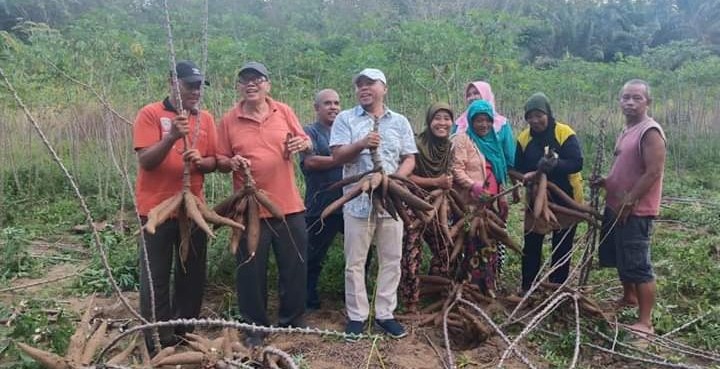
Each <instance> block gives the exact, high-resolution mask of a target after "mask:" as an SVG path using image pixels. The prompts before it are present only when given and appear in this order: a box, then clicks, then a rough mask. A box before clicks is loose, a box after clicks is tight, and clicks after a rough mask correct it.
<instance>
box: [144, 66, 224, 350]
mask: <svg viewBox="0 0 720 369" xmlns="http://www.w3.org/2000/svg"><path fill="white" fill-rule="evenodd" d="M176 72H177V83H178V86H177V89H179V91H180V101H182V108H181V109H180V110H179V111H178V109H177V108H176V107H177V106H178V105H179V104H178V102H177V100H178V99H177V96H175V92H174V91H176V88H175V86H174V85H173V80H172V77H171V78H169V81H168V86H169V91H170V96H169V97H167V98H165V100H163V101H159V102H155V103H152V104H149V105H146V106H145V107H143V108H142V109H141V110H140V111H139V112H138V115H137V118H135V124H134V125H133V146H134V148H135V152H136V153H137V158H138V164H139V165H138V175H137V181H136V188H135V195H136V197H137V211H138V214H139V215H140V219H141V220H142V222H143V224H144V223H145V222H146V221H147V215H148V212H150V209H152V208H153V207H155V206H156V205H158V204H159V203H161V202H162V201H164V200H166V199H168V198H170V197H172V196H173V195H175V194H177V193H178V192H180V191H182V188H183V169H184V165H185V162H190V182H191V185H190V190H191V191H192V193H193V194H195V195H196V196H197V197H198V198H200V199H203V191H202V187H203V179H204V173H209V172H212V171H214V170H215V164H216V162H215V145H216V138H215V122H214V120H213V117H212V115H211V114H210V113H209V112H207V111H204V110H203V111H199V110H198V103H199V101H200V90H201V88H200V87H201V84H202V83H203V81H204V80H205V78H204V76H203V75H202V73H201V72H200V70H199V69H198V68H197V66H196V65H195V64H194V63H193V62H191V61H180V62H178V63H177V67H176ZM185 139H187V142H188V147H187V148H186V147H185V144H184V142H183V141H184V140H185ZM143 241H144V245H143V244H142V243H143ZM179 245H180V231H179V228H178V221H177V219H176V218H174V217H173V218H171V219H169V220H167V221H166V222H164V223H162V224H161V225H159V226H158V227H157V230H156V232H155V234H149V233H147V232H145V231H143V235H142V239H141V245H140V252H139V254H140V312H141V314H142V315H143V317H144V318H145V319H147V320H148V321H152V320H153V311H152V306H153V303H152V302H151V301H150V281H152V286H153V292H154V297H155V299H154V307H155V311H154V318H155V320H156V321H164V320H170V319H176V318H196V317H198V316H199V314H200V306H201V304H202V297H203V290H204V287H205V276H206V273H205V270H206V250H207V249H206V245H207V236H206V235H205V232H203V231H202V230H200V229H199V228H197V227H194V228H193V229H192V233H191V240H190V247H191V251H190V255H189V257H188V259H187V261H186V262H185V264H184V265H181V263H180V259H179V250H178V247H179ZM146 251H147V252H146ZM146 261H147V263H149V265H148V264H146ZM173 261H174V262H175V272H174V274H175V280H174V288H173V291H174V294H173V296H172V298H171V296H170V275H171V273H172V272H171V269H172V268H173ZM148 270H149V271H150V275H148ZM191 330H192V327H176V328H175V329H174V330H173V328H171V327H167V328H161V329H160V330H159V334H160V344H161V345H162V346H170V345H174V344H176V343H177V342H178V340H179V337H177V336H176V335H179V336H181V335H183V334H184V333H185V332H189V331H191ZM145 342H146V344H147V346H148V348H149V349H150V351H151V352H152V351H155V350H159V348H156V347H154V343H153V342H152V335H151V332H150V331H147V332H145Z"/></svg>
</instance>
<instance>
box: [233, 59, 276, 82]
mask: <svg viewBox="0 0 720 369" xmlns="http://www.w3.org/2000/svg"><path fill="white" fill-rule="evenodd" d="M248 70H254V71H256V72H258V73H260V74H262V75H263V76H264V77H265V78H267V79H270V73H268V70H267V68H265V66H264V65H263V64H262V63H258V62H254V61H251V62H247V63H245V64H243V66H242V67H240V70H239V71H238V76H239V75H240V74H242V72H245V71H248Z"/></svg>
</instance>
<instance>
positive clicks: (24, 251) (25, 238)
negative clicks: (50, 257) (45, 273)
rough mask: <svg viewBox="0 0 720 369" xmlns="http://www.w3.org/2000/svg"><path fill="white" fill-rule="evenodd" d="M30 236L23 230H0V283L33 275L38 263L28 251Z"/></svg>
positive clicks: (13, 228)
mask: <svg viewBox="0 0 720 369" xmlns="http://www.w3.org/2000/svg"><path fill="white" fill-rule="evenodd" d="M31 237H32V235H31V234H30V232H28V231H27V230H25V229H22V228H16V227H7V228H2V229H0V250H2V251H0V257H2V259H1V260H0V281H3V280H10V279H13V278H17V277H27V276H29V275H32V274H33V273H35V272H36V271H37V270H38V268H39V266H40V264H41V263H40V262H39V261H38V259H36V258H33V257H32V256H31V255H30V252H29V250H28V245H29V244H30V238H31Z"/></svg>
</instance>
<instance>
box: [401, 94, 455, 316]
mask: <svg viewBox="0 0 720 369" xmlns="http://www.w3.org/2000/svg"><path fill="white" fill-rule="evenodd" d="M453 121H454V114H453V110H452V108H450V105H448V104H445V103H435V104H433V105H431V106H430V108H429V109H428V111H427V114H426V117H425V129H424V130H423V131H422V132H421V133H420V134H418V135H417V137H416V139H415V142H416V145H417V148H418V153H417V154H415V169H414V171H413V173H412V175H410V180H411V181H413V182H414V183H415V184H417V185H418V186H420V187H422V188H423V189H425V190H428V191H431V190H434V189H438V188H440V189H445V190H449V189H450V188H452V183H453V181H452V175H451V174H450V173H451V165H452V145H451V142H450V130H451V129H452V124H453ZM410 216H412V215H410ZM409 226H410V224H405V235H404V237H403V259H402V277H401V282H400V294H401V297H402V301H403V305H404V307H405V311H407V312H411V313H414V312H417V304H418V300H419V297H420V294H419V293H420V289H419V284H420V280H419V269H420V263H421V261H422V248H423V241H425V243H427V244H428V246H429V247H430V251H431V252H432V259H431V261H430V274H431V275H442V276H448V270H449V261H448V258H449V250H448V249H447V248H446V246H447V243H446V242H440V239H439V236H438V230H437V228H435V227H432V226H428V227H423V228H422V229H412V228H410V227H409Z"/></svg>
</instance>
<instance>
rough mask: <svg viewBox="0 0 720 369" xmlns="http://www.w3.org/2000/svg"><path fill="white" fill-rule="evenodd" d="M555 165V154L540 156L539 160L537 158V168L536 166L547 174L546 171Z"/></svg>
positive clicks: (556, 159) (552, 168)
mask: <svg viewBox="0 0 720 369" xmlns="http://www.w3.org/2000/svg"><path fill="white" fill-rule="evenodd" d="M557 165H558V158H557V156H554V155H553V156H550V157H547V156H543V157H542V158H540V160H538V164H537V168H538V171H540V172H543V173H545V174H548V173H550V172H552V171H553V170H554V169H555V167H557Z"/></svg>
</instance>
